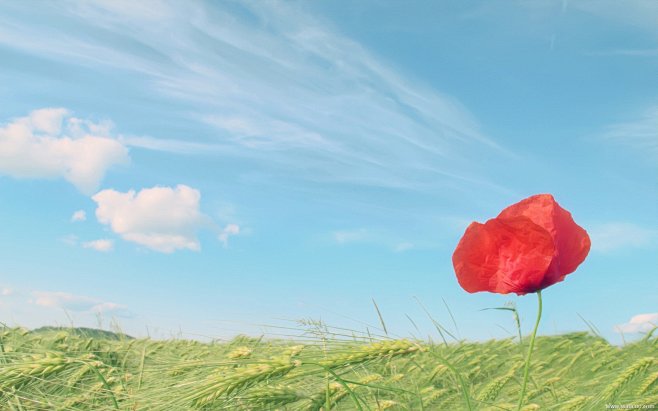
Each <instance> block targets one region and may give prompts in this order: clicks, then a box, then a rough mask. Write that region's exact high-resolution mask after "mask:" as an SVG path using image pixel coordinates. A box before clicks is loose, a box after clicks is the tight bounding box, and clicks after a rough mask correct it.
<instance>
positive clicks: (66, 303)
mask: <svg viewBox="0 0 658 411" xmlns="http://www.w3.org/2000/svg"><path fill="white" fill-rule="evenodd" d="M32 297H33V298H32V299H31V300H30V301H29V302H30V303H31V304H34V305H38V306H41V307H46V308H61V309H65V310H70V311H76V312H90V313H102V314H110V315H116V316H120V317H129V316H131V314H130V312H129V311H128V309H127V307H126V306H124V305H121V304H116V303H112V302H105V301H101V300H99V299H97V298H92V297H86V296H81V295H74V294H70V293H65V292H61V291H33V292H32Z"/></svg>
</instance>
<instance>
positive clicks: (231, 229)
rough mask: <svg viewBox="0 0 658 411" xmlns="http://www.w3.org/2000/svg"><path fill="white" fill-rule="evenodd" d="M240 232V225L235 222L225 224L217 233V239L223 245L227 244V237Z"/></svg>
mask: <svg viewBox="0 0 658 411" xmlns="http://www.w3.org/2000/svg"><path fill="white" fill-rule="evenodd" d="M238 234H240V226H239V225H237V224H227V225H226V227H224V229H223V230H222V232H221V233H219V241H221V242H222V244H224V247H226V246H227V245H228V238H229V237H230V236H233V235H238Z"/></svg>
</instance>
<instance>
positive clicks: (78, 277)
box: [0, 0, 658, 342]
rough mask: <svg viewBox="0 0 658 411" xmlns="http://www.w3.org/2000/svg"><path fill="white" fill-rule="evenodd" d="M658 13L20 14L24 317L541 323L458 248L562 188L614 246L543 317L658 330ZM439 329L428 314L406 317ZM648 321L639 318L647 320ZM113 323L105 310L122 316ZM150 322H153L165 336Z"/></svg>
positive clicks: (483, 326)
mask: <svg viewBox="0 0 658 411" xmlns="http://www.w3.org/2000/svg"><path fill="white" fill-rule="evenodd" d="M656 19H658V4H657V3H656V2H654V1H650V0H646V1H629V2H624V3H623V5H622V4H620V3H618V2H616V1H612V0H610V1H608V0H603V1H593V0H592V1H587V0H583V1H578V2H570V1H566V0H564V1H543V0H538V1H533V2H505V3H501V2H496V3H495V4H494V3H492V2H484V1H482V2H477V1H468V2H453V1H444V2H404V3H399V2H387V1H374V0H373V1H360V2H351V3H345V2H341V3H336V2H332V1H314V2H310V1H300V2H270V1H267V2H212V3H210V2H208V3H204V2H190V3H182V2H164V1H163V2H160V1H148V2H139V3H135V2H123V1H96V2H93V3H92V2H74V1H73V2H58V3H40V4H39V5H38V8H37V7H34V5H33V4H31V3H21V2H2V3H0V62H1V63H0V101H2V104H0V193H2V194H1V197H0V223H1V224H2V227H3V229H2V230H1V231H0V261H2V264H0V318H2V320H3V321H4V322H6V323H9V324H18V325H24V326H27V327H35V326H39V325H43V324H70V323H73V324H75V325H87V326H94V325H98V323H99V321H102V323H103V325H104V326H107V325H108V322H109V321H110V319H111V318H115V319H116V321H118V322H119V323H120V324H121V326H122V327H123V328H124V329H125V330H126V331H127V332H129V333H132V334H135V335H146V334H147V333H148V334H150V335H153V336H161V337H166V336H169V335H172V334H174V333H181V332H182V333H183V335H184V336H187V337H195V336H215V337H230V336H231V335H235V334H236V333H249V334H254V333H260V332H262V331H263V330H267V331H271V332H276V330H275V329H267V328H263V325H274V324H281V323H282V321H283V324H287V322H286V321H289V320H290V321H292V320H297V319H303V318H314V319H322V320H324V321H326V322H328V323H330V324H333V325H337V326H342V327H349V328H356V329H364V327H365V325H364V324H370V327H371V328H373V329H374V328H375V327H377V324H378V320H377V316H376V312H375V310H374V308H373V305H372V301H371V299H373V298H374V299H375V300H376V301H377V303H378V305H379V307H380V309H381V311H382V314H383V316H384V318H385V320H386V322H387V326H388V328H389V331H391V332H393V333H396V334H398V335H409V334H410V333H414V334H416V335H418V336H421V337H424V336H427V335H432V336H434V337H436V335H435V334H433V332H434V331H433V327H432V325H431V323H430V321H429V320H428V319H427V317H426V316H425V314H424V313H423V310H422V309H421V308H420V307H419V305H418V303H417V302H416V299H415V298H414V297H417V298H418V299H419V300H420V301H422V303H423V304H424V305H425V306H426V307H427V308H428V310H429V311H430V312H432V314H433V315H434V316H435V317H436V318H437V319H439V321H441V322H442V323H443V324H444V325H446V327H448V328H454V326H453V325H452V320H450V317H449V314H448V312H447V310H446V307H445V305H444V300H445V302H446V303H447V305H448V306H449V307H450V309H451V310H452V312H453V314H454V316H455V319H456V322H457V325H458V328H459V330H453V331H456V332H457V333H458V334H459V335H460V336H461V337H463V338H470V339H487V338H491V337H497V338H498V337H506V336H509V335H512V334H514V326H513V322H512V319H511V318H509V316H506V315H505V314H504V313H501V312H498V311H481V310H482V309H483V308H487V307H496V306H501V305H503V304H504V303H505V302H507V301H514V302H516V303H517V305H518V307H519V309H520V310H521V313H522V319H523V320H526V324H525V325H526V327H525V331H526V332H528V331H529V322H530V321H532V319H533V318H534V315H535V305H536V301H535V298H533V297H534V296H532V295H530V296H525V297H516V296H510V295H507V296H503V295H494V294H486V293H478V294H473V295H471V294H468V293H466V292H465V291H463V290H462V289H461V288H460V287H459V285H458V284H457V281H456V278H455V275H454V272H453V270H452V265H451V255H452V251H453V250H454V247H455V246H456V244H457V241H458V240H459V238H460V236H461V234H462V233H463V231H464V229H465V227H466V226H467V225H468V223H469V222H471V221H485V220H486V219H488V218H491V217H494V216H495V215H497V214H498V212H499V211H500V210H501V209H502V208H504V207H505V206H507V205H509V204H512V203H514V202H517V201H519V200H521V199H522V198H524V197H527V196H529V195H532V194H536V193H544V192H549V193H552V194H553V195H554V196H555V197H556V199H557V201H558V202H560V204H561V205H562V206H564V207H565V208H567V209H569V210H570V211H571V212H572V213H573V215H574V218H575V220H576V221H577V222H578V223H579V224H580V225H582V226H583V227H584V228H585V229H586V230H587V231H588V232H589V233H590V235H591V237H592V243H593V249H592V252H591V253H590V255H589V257H588V259H587V260H586V261H585V263H584V264H583V265H582V266H581V267H580V268H579V269H578V270H577V271H576V272H575V273H574V274H572V275H570V276H569V277H567V279H566V281H565V282H563V283H559V284H557V285H555V286H553V287H550V288H549V289H547V290H546V291H545V293H544V298H545V312H544V315H545V316H544V320H543V324H542V328H541V332H543V333H547V334H548V333H559V332H567V331H573V330H584V329H586V328H587V326H586V325H585V324H584V322H583V321H582V320H581V318H580V316H582V317H583V318H585V319H587V320H589V321H591V322H592V323H594V324H595V325H596V326H597V327H598V328H599V329H600V331H601V333H602V334H603V335H604V336H605V337H606V338H609V339H610V340H611V341H614V342H619V341H621V336H620V334H619V332H617V331H619V330H623V331H625V334H626V337H627V338H633V337H634V336H638V335H639V334H638V331H642V330H645V329H646V328H647V327H648V326H649V323H651V322H655V321H658V298H656V295H658V280H657V277H656V274H657V273H656V267H658V258H657V257H656V256H657V255H658V253H657V251H658V250H657V249H658V225H657V224H656V221H657V220H656V216H658V201H657V200H658V196H657V194H658V192H657V190H658V188H657V185H656V183H657V181H656V177H657V175H658V174H657V171H658V170H656V168H657V167H656V165H657V164H658V163H657V160H658V131H657V130H658V75H657V74H658V28H657V26H656V24H655V21H656ZM407 315H408V316H409V317H411V318H413V319H414V321H415V322H416V324H417V325H418V328H419V330H416V329H415V327H414V326H413V325H412V324H411V323H410V322H409V320H408V319H407ZM638 316H639V317H638ZM99 318H100V320H99ZM147 330H148V331H147Z"/></svg>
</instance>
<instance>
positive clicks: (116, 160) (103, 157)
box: [0, 108, 129, 194]
mask: <svg viewBox="0 0 658 411" xmlns="http://www.w3.org/2000/svg"><path fill="white" fill-rule="evenodd" d="M110 129H111V124H110V123H94V122H92V121H88V120H83V119H79V118H76V117H73V116H71V113H70V112H69V111H68V110H67V109H64V108H44V109H40V110H35V111H32V112H31V113H30V114H29V115H28V116H26V117H20V118H16V119H14V120H12V121H11V122H9V123H7V124H4V125H2V126H0V174H4V175H9V176H12V177H15V178H63V179H65V180H66V181H68V182H70V183H71V184H73V185H74V186H75V187H76V188H77V189H78V190H80V191H81V192H83V193H84V194H91V193H93V192H94V191H96V190H97V189H98V185H99V184H100V181H101V180H102V179H103V177H104V175H105V173H106V171H107V170H108V169H109V168H110V167H111V166H113V165H115V164H122V163H126V162H128V159H129V157H128V149H127V148H126V147H125V146H124V145H123V144H122V143H120V142H119V141H117V140H116V139H114V138H112V137H111V136H110Z"/></svg>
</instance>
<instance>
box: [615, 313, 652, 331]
mask: <svg viewBox="0 0 658 411" xmlns="http://www.w3.org/2000/svg"><path fill="white" fill-rule="evenodd" d="M656 327H658V313H649V314H638V315H636V316H633V317H632V318H631V319H630V320H629V321H628V322H627V323H624V324H618V325H616V326H615V331H616V332H618V333H626V334H632V333H640V332H648V331H651V330H653V329H654V328H656Z"/></svg>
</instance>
